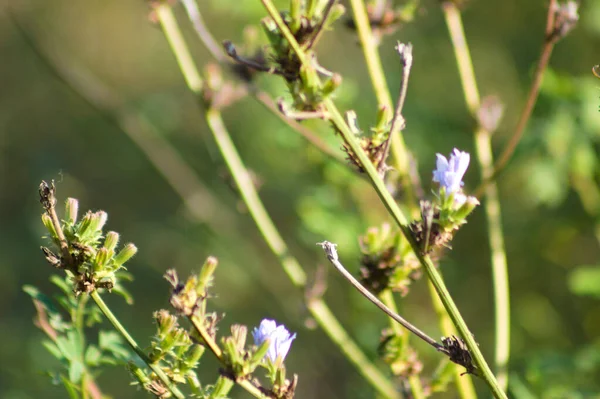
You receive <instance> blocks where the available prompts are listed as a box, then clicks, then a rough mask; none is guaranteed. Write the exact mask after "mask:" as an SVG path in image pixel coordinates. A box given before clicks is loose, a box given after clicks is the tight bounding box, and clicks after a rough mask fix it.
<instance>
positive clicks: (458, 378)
mask: <svg viewBox="0 0 600 399" xmlns="http://www.w3.org/2000/svg"><path fill="white" fill-rule="evenodd" d="M350 3H351V6H352V12H353V13H354V20H355V22H356V27H357V33H358V38H359V40H360V43H361V47H362V49H363V54H364V58H365V61H366V64H367V70H368V72H369V76H370V78H371V83H372V86H373V89H374V91H375V96H376V97H377V101H378V103H379V104H380V105H384V106H386V107H389V109H390V110H391V109H392V98H391V94H390V90H389V88H388V86H387V83H386V80H385V74H384V71H383V67H382V65H381V59H380V57H379V53H378V51H377V44H376V41H375V37H374V36H373V32H372V30H371V26H370V23H369V17H368V15H367V10H366V7H365V3H364V1H362V0H350ZM415 7H416V6H415ZM390 134H392V133H390ZM392 140H395V142H394V141H392V154H393V155H394V159H396V162H397V165H396V167H397V169H398V170H399V171H404V173H405V174H404V173H401V175H403V183H404V187H409V188H411V189H410V190H408V191H407V194H408V198H407V201H406V203H407V205H408V209H409V210H410V214H411V216H412V217H418V215H419V213H420V211H419V207H418V206H416V205H417V204H416V195H415V194H414V191H413V189H412V187H413V185H412V180H411V179H410V173H409V168H410V166H409V165H408V160H409V158H408V157H407V156H406V154H407V150H406V148H405V144H404V139H403V136H402V133H401V132H398V134H397V135H396V134H394V135H393V136H392ZM402 159H404V160H405V162H406V164H405V165H401V162H402ZM403 168H405V169H403ZM430 294H431V301H432V303H433V304H434V306H435V305H436V304H439V298H438V297H437V294H436V293H435V291H434V290H430ZM438 317H439V322H440V325H442V326H445V327H446V328H445V329H442V332H443V333H444V334H445V336H447V337H449V336H451V335H455V334H456V329H455V328H454V327H453V326H452V324H451V322H450V319H449V318H448V315H447V314H446V313H445V312H441V313H438ZM454 379H455V382H456V386H457V388H458V391H459V394H460V397H461V398H463V399H473V398H476V394H475V388H474V387H473V381H472V380H471V379H469V378H462V370H461V369H460V367H454Z"/></svg>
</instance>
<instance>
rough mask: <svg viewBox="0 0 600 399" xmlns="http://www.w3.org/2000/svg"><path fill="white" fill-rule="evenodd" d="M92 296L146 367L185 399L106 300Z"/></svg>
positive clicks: (180, 397)
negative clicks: (140, 345) (124, 325)
mask: <svg viewBox="0 0 600 399" xmlns="http://www.w3.org/2000/svg"><path fill="white" fill-rule="evenodd" d="M90 296H91V297H92V299H93V300H94V302H96V306H98V308H99V309H100V311H101V312H102V313H103V314H104V316H105V317H106V318H107V319H108V321H109V322H110V323H111V324H112V325H113V327H114V328H115V330H117V332H118V333H119V334H121V336H122V337H123V338H125V341H127V343H128V344H129V346H130V347H131V349H133V351H134V352H135V353H136V354H137V355H138V356H139V357H140V359H142V361H143V362H144V363H146V365H147V366H148V367H150V369H151V370H152V371H153V372H154V374H156V376H157V377H158V378H159V379H160V380H161V381H162V383H163V384H164V385H165V387H166V388H167V389H168V390H169V391H171V393H172V394H173V396H175V397H176V398H177V399H183V398H185V396H184V395H183V393H181V391H180V390H179V389H178V388H177V387H176V386H175V385H174V384H173V383H171V380H170V379H169V377H168V376H167V375H166V374H165V373H164V371H162V369H161V368H160V367H159V366H158V365H157V364H155V363H152V361H151V360H150V358H149V357H148V355H146V353H144V351H143V350H142V348H140V347H139V345H138V344H137V342H136V341H135V340H134V339H133V337H132V336H131V335H130V334H129V332H128V331H127V329H125V327H123V325H122V324H121V322H120V321H119V319H117V318H116V316H115V315H114V314H113V312H112V311H111V310H110V308H109V307H108V305H106V303H105V302H104V300H103V299H102V297H101V296H100V294H99V293H98V291H92V293H91V294H90Z"/></svg>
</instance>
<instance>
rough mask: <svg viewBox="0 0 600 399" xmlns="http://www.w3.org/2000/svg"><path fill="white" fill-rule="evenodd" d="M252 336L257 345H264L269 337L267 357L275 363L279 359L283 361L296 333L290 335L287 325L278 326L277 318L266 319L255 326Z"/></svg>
mask: <svg viewBox="0 0 600 399" xmlns="http://www.w3.org/2000/svg"><path fill="white" fill-rule="evenodd" d="M252 337H253V338H254V345H256V346H260V345H262V344H263V343H264V342H265V341H266V340H267V339H268V340H269V341H270V344H269V350H268V352H267V357H268V358H269V359H270V360H271V361H272V362H273V363H275V361H277V359H281V360H280V361H281V362H283V360H284V359H285V357H286V356H287V354H288V352H289V350H290V346H291V345H292V341H293V340H294V339H295V338H296V334H294V335H290V332H289V331H288V330H287V329H286V328H285V326H284V325H283V324H281V325H279V326H278V325H277V324H276V323H275V320H269V319H264V320H263V321H261V322H260V326H258V328H256V327H255V328H254V330H253V331H252Z"/></svg>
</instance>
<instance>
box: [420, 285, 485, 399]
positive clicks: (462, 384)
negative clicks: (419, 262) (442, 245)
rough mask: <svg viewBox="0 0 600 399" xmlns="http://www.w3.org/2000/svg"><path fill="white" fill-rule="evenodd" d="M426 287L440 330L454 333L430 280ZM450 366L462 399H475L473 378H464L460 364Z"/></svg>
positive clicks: (450, 333)
mask: <svg viewBox="0 0 600 399" xmlns="http://www.w3.org/2000/svg"><path fill="white" fill-rule="evenodd" d="M427 287H428V288H429V290H428V291H429V294H430V296H431V302H432V304H433V309H434V311H435V313H436V314H437V317H438V322H439V327H440V330H441V331H442V333H443V334H444V335H445V336H446V337H450V336H453V335H456V327H454V324H452V320H451V319H450V318H449V317H448V313H447V312H446V309H445V308H444V304H443V303H442V301H441V299H440V298H439V297H438V295H437V292H436V291H435V287H434V286H433V284H432V283H431V281H428V282H427ZM452 367H453V368H454V383H455V384H456V389H457V390H458V394H459V395H460V397H461V398H463V399H477V393H476V392H475V387H474V386H473V380H472V379H470V378H464V376H463V373H464V372H463V369H462V367H461V366H460V365H458V364H453V365H452Z"/></svg>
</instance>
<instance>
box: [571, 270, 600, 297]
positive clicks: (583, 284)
mask: <svg viewBox="0 0 600 399" xmlns="http://www.w3.org/2000/svg"><path fill="white" fill-rule="evenodd" d="M569 289H570V290H571V292H572V293H573V294H575V295H589V296H594V297H597V298H600V266H581V267H578V268H577V269H575V270H573V272H571V274H570V275H569Z"/></svg>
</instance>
